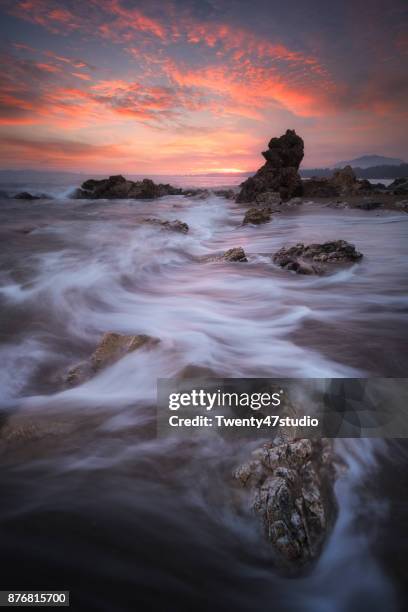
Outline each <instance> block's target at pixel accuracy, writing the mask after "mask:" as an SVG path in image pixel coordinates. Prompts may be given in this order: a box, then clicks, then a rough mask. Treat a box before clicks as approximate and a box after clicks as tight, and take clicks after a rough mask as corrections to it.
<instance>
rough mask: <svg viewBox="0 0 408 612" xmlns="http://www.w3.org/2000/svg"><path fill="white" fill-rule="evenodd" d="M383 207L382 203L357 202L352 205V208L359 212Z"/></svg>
mask: <svg viewBox="0 0 408 612" xmlns="http://www.w3.org/2000/svg"><path fill="white" fill-rule="evenodd" d="M382 206H383V203H382V202H365V201H362V202H357V203H356V204H354V206H353V208H360V209H361V210H375V209H376V208H381V207H382Z"/></svg>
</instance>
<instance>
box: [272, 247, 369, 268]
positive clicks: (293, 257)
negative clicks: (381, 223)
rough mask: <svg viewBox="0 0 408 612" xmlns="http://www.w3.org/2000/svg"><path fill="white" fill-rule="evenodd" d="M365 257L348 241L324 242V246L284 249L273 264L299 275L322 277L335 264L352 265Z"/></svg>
mask: <svg viewBox="0 0 408 612" xmlns="http://www.w3.org/2000/svg"><path fill="white" fill-rule="evenodd" d="M362 257H363V255H362V254H361V253H359V252H358V251H357V250H356V248H355V246H354V245H353V244H350V243H349V242H347V241H346V240H336V241H333V242H324V243H323V244H310V245H304V244H303V243H299V244H296V245H294V246H291V247H282V248H281V249H280V250H279V251H277V252H276V253H275V254H274V255H273V262H274V263H275V264H277V265H278V266H280V267H281V268H284V269H285V270H291V271H293V272H296V273H297V274H318V275H322V274H325V273H327V272H328V271H330V267H331V266H332V265H333V264H352V263H355V262H356V261H359V260H360V259H361V258H362Z"/></svg>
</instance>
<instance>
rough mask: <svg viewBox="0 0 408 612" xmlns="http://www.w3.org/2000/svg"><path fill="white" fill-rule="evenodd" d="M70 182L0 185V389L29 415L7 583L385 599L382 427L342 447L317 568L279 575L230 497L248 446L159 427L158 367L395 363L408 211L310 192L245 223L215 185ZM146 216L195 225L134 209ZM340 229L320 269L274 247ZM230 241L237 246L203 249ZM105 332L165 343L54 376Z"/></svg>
mask: <svg viewBox="0 0 408 612" xmlns="http://www.w3.org/2000/svg"><path fill="white" fill-rule="evenodd" d="M217 178H219V177H217ZM234 178H236V177H234ZM167 180H169V179H167ZM240 180H242V177H240ZM29 187H30V186H27V189H28V190H30V189H29ZM31 187H32V186H31ZM66 187H67V186H62V187H61V186H59V192H58V193H59V199H58V200H53V201H42V200H40V201H34V202H23V201H14V200H3V201H1V202H0V240H1V245H2V248H1V254H0V305H1V310H2V317H1V321H0V339H1V344H0V358H1V360H2V368H1V374H0V390H1V406H2V408H3V410H5V411H6V412H7V413H11V414H15V415H16V416H17V417H18V418H19V419H21V424H22V425H21V426H22V427H25V426H26V425H27V423H29V424H30V427H34V431H36V430H35V428H38V432H39V433H38V436H37V437H36V436H35V435H34V440H33V436H32V435H31V437H30V436H28V439H27V443H25V444H22V445H21V444H20V445H15V446H13V445H11V447H10V449H8V450H7V451H6V452H5V453H4V454H3V455H2V462H3V469H2V474H1V476H0V484H1V487H2V490H3V491H4V496H3V498H2V499H4V500H5V501H4V503H3V504H2V507H1V509H0V525H1V532H2V533H1V538H2V553H1V554H2V561H4V564H5V577H6V578H7V580H8V581H9V582H13V585H12V586H13V588H17V587H18V586H19V585H20V588H34V587H36V588H40V587H39V584H40V583H41V584H43V585H47V586H48V588H50V586H51V585H54V586H56V585H57V584H58V586H56V588H62V587H61V586H59V583H58V581H62V582H63V584H64V585H65V586H64V588H71V590H73V591H75V592H76V593H77V598H78V599H77V601H80V602H81V607H82V608H81V609H83V607H84V606H86V609H89V610H92V609H95V610H104V609H106V610H122V609H123V610H126V609H135V606H136V605H140V606H142V608H141V609H154V610H166V611H168V610H180V609H189V610H191V609H193V608H194V609H199V610H201V609H203V610H204V609H209V608H211V609H219V610H225V609H230V608H231V609H232V607H234V608H235V609H236V610H261V609H262V610H263V609H264V608H270V607H271V606H272V602H273V608H274V609H279V610H308V611H309V610H310V612H316V611H320V610H321V611H322V612H323V611H324V612H326V611H330V612H331V611H333V612H343V611H348V610H357V609H358V610H371V611H374V612H376V611H377V610H378V611H379V612H380V611H381V612H382V611H383V610H385V609H387V610H396V609H397V608H398V603H397V596H398V588H399V587H398V585H397V584H396V582H395V581H396V579H395V577H391V576H389V575H388V573H387V569H386V567H384V564H383V562H382V558H383V556H384V554H385V553H384V550H385V548H386V547H384V546H383V547H381V549H380V550H379V551H374V544H373V543H374V541H375V538H376V537H377V535H378V533H382V532H383V531H384V530H385V531H386V530H387V529H388V532H387V531H386V533H388V534H389V539H390V540H395V538H398V537H399V535H398V533H399V532H398V530H397V527H396V526H394V531H393V528H392V527H391V526H390V524H389V514H388V508H389V506H390V505H392V503H393V499H392V498H390V499H387V498H385V496H383V495H382V493H381V491H380V492H374V491H373V475H378V474H380V473H381V469H382V467H381V466H382V464H383V459H381V458H382V457H388V458H389V457H390V456H392V450H391V449H390V447H389V446H385V445H383V444H381V443H380V442H378V441H377V442H376V441H365V440H356V441H354V442H353V443H351V442H349V443H343V444H342V445H341V446H340V448H339V452H340V453H341V454H342V456H343V457H344V459H345V461H346V462H347V463H348V464H349V465H350V469H349V470H348V472H347V473H346V475H345V476H344V477H343V479H341V480H340V481H339V483H338V486H337V494H338V498H339V501H340V516H339V520H338V523H337V526H336V529H335V531H334V534H333V535H332V537H331V538H330V541H329V543H328V546H327V548H326V550H325V552H324V554H323V556H322V558H321V559H320V561H319V563H318V564H317V566H316V567H315V568H314V569H313V571H312V573H311V574H310V575H308V576H307V577H303V578H299V579H292V580H289V579H285V578H282V577H278V576H277V575H276V572H274V571H273V568H272V564H273V559H272V555H271V551H270V550H269V548H268V547H267V545H266V544H265V543H263V540H262V537H261V535H260V534H259V532H258V530H257V527H256V523H255V522H254V521H253V519H252V517H250V516H248V515H245V514H244V515H242V514H239V513H237V512H236V510H235V509H234V504H233V503H232V499H231V496H232V494H231V492H230V489H231V487H230V485H229V479H230V473H231V470H232V468H233V466H234V465H236V464H237V463H238V462H239V461H240V460H242V459H244V458H245V457H247V455H248V452H249V448H248V446H247V445H243V444H240V446H239V447H236V446H235V445H234V443H233V442H226V441H223V440H216V439H215V440H214V439H212V440H211V442H210V441H207V440H206V441H205V443H204V444H203V443H197V442H196V443H193V442H192V443H191V445H190V444H188V445H185V444H181V443H180V442H178V441H176V440H168V441H167V442H164V441H163V440H160V441H158V440H156V438H155V436H154V428H153V423H154V405H155V396H156V380H157V378H159V377H170V376H182V375H183V373H184V372H185V369H186V368H187V367H192V366H194V367H196V368H202V369H206V370H208V371H211V372H213V373H214V374H215V375H217V376H220V377H239V376H243V377H244V376H245V377H255V376H258V377H262V376H271V377H272V376H275V377H276V376H289V377H343V376H351V377H352V376H357V377H358V376H405V375H406V374H405V372H406V367H407V351H406V346H407V345H406V341H407V336H406V332H405V329H406V326H404V324H405V321H406V312H407V307H408V297H407V284H408V280H407V275H406V261H407V255H408V240H407V237H408V236H407V232H408V225H407V219H408V217H407V216H406V215H402V214H397V213H393V212H385V211H381V212H379V213H376V212H375V213H373V212H366V211H358V210H347V211H344V210H341V211H339V210H335V209H324V210H322V209H321V208H319V207H318V206H315V205H312V204H310V205H304V206H303V207H302V209H294V210H293V212H290V213H288V214H285V215H283V214H282V215H279V214H277V215H274V216H273V221H272V223H270V224H265V225H263V226H260V227H252V226H242V218H243V214H244V211H243V209H242V208H239V207H238V206H237V205H236V204H235V203H234V202H231V201H228V200H225V199H223V198H219V197H215V196H209V197H208V198H206V199H197V198H183V197H180V196H169V197H166V198H162V199H161V200H158V201H153V202H149V201H147V202H146V201H145V202H138V201H97V202H91V201H78V200H76V201H75V200H69V199H67V198H66V197H65V196H64V194H66V193H67V191H66ZM24 188H25V187H24ZM21 190H22V189H21ZM44 191H47V192H49V191H50V190H49V189H48V190H44ZM55 191H57V187H55ZM300 211H301V212H300ZM148 216H154V217H160V218H162V219H169V220H172V219H180V220H182V221H185V222H187V223H188V224H189V227H190V231H189V233H188V234H187V235H183V234H178V233H172V232H168V231H165V230H163V229H160V228H158V227H157V226H151V225H146V224H143V223H141V220H142V219H143V218H145V217H148ZM28 229H30V230H31V231H30V233H23V232H24V231H26V230H28ZM339 238H341V239H346V240H349V241H350V242H352V243H354V244H355V245H356V247H357V248H358V250H360V251H361V252H362V253H363V254H364V258H363V260H362V262H361V263H358V264H356V265H355V266H353V267H351V268H349V269H347V270H342V271H339V272H337V273H336V274H334V275H333V276H330V277H324V278H313V277H299V276H296V275H292V274H291V273H288V272H287V271H283V270H281V269H278V268H276V267H275V266H274V265H273V264H272V262H271V258H270V254H271V253H273V252H275V251H276V250H278V249H279V248H280V247H281V246H282V245H284V244H292V243H296V242H300V241H304V242H314V241H317V242H320V241H325V240H330V239H339ZM234 246H242V247H243V248H244V249H245V251H246V253H247V255H248V259H249V262H248V264H240V263H237V264H227V263H202V262H199V261H198V257H199V256H203V255H209V254H213V253H221V252H223V251H225V250H227V249H228V248H231V247H234ZM105 331H116V332H120V333H126V334H148V335H152V336H155V337H158V338H159V339H160V343H159V344H158V345H157V346H155V347H154V348H151V349H149V350H143V349H142V350H140V351H136V352H134V353H132V354H130V355H128V356H126V357H125V358H123V359H122V360H121V361H120V362H118V363H117V364H115V365H113V366H112V367H110V368H108V369H106V370H104V371H103V372H101V373H100V374H99V375H98V376H96V377H95V378H93V379H92V380H91V381H89V382H87V383H85V384H83V385H81V386H79V387H77V388H74V389H69V390H67V389H64V388H63V386H62V385H61V380H62V377H63V374H64V372H66V369H67V368H68V367H69V366H71V365H72V364H75V363H77V362H78V361H80V360H81V359H83V358H84V357H87V356H88V355H89V354H90V353H91V352H92V351H93V350H94V348H95V345H96V344H97V343H98V341H99V339H100V337H101V335H102V334H103V333H104V332H105ZM402 457H403V458H402V459H401V458H400V459H399V461H400V462H401V461H402V463H403V462H404V461H405V455H404V453H403V454H402ZM400 464H401V463H400ZM395 469H396V468H395V467H394V466H393V467H392V468H389V470H390V474H394V472H393V471H392V470H395ZM22 554H24V556H25V559H26V564H27V565H26V568H28V569H26V570H22V569H20V566H19V560H20V558H21V555H22ZM84 574H86V576H87V579H88V582H89V590H88V591H87V589H86V588H85V587H84V586H81V584H80V583H81V579H82V578H83V575H84ZM22 578H24V579H23V580H22ZM105 581H110V586H109V585H108V584H107V583H106V584H105ZM22 582H23V583H24V585H22ZM61 584H62V583H61ZM74 587H75V588H74ZM4 588H6V587H4Z"/></svg>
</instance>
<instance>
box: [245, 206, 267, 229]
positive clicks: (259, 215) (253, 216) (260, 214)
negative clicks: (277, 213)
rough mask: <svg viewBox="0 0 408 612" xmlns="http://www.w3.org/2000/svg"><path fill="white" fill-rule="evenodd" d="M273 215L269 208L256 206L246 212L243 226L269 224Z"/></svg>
mask: <svg viewBox="0 0 408 612" xmlns="http://www.w3.org/2000/svg"><path fill="white" fill-rule="evenodd" d="M271 214H272V211H271V209H270V208H269V207H265V208H264V207H260V208H258V207H256V206H254V207H252V208H249V209H248V210H247V211H246V213H245V217H244V220H243V222H242V224H243V225H246V224H247V223H252V224H253V225H259V224H260V223H267V222H268V221H270V220H271Z"/></svg>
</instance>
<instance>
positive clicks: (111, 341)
mask: <svg viewBox="0 0 408 612" xmlns="http://www.w3.org/2000/svg"><path fill="white" fill-rule="evenodd" d="M158 342H159V340H158V339H157V338H152V337H151V336H146V335H144V334H138V335H134V336H127V335H124V334H118V333H115V332H107V333H106V334H104V335H103V337H102V339H101V341H100V343H99V344H98V346H97V347H96V350H95V351H94V353H92V355H91V357H90V358H89V359H88V360H86V361H82V362H80V363H78V364H77V365H75V366H73V367H72V368H70V369H69V370H68V373H67V376H66V379H65V382H66V384H67V385H69V386H74V385H78V384H81V383H83V382H85V381H86V380H88V379H89V378H91V377H92V376H93V375H94V374H96V373H98V372H99V371H100V370H102V369H103V368H105V367H107V366H109V365H112V364H113V363H115V362H117V361H119V359H121V358H122V357H124V356H125V355H127V354H128V353H131V352H133V351H136V350H138V349H140V348H142V347H144V348H151V347H153V346H155V345H156V344H157V343H158Z"/></svg>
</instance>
